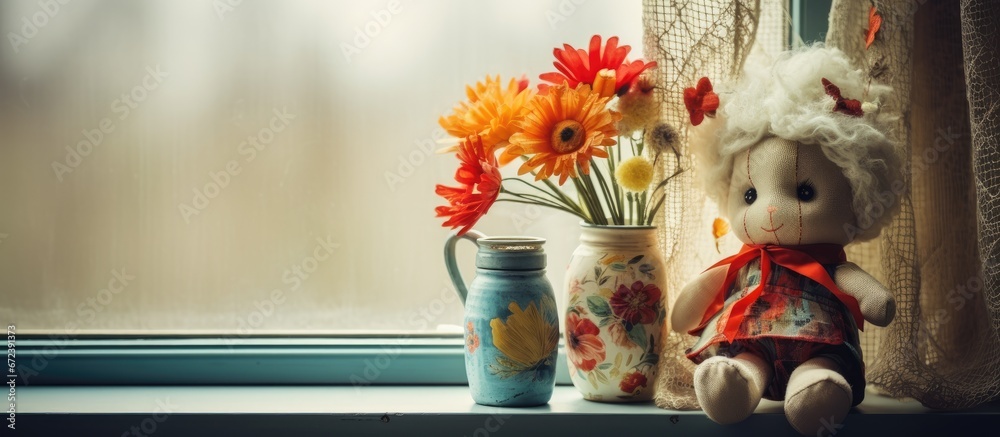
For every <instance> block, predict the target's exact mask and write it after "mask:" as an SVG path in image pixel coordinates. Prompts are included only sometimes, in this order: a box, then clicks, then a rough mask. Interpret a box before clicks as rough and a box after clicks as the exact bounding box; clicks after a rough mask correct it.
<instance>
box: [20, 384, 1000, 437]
mask: <svg viewBox="0 0 1000 437" xmlns="http://www.w3.org/2000/svg"><path fill="white" fill-rule="evenodd" d="M17 413H18V414H17V416H16V418H17V422H16V424H17V429H18V430H21V431H22V432H26V433H27V434H28V435H143V434H144V435H149V434H152V433H153V432H156V431H160V432H161V433H160V434H157V435H250V434H254V435H311V434H322V435H467V436H485V435H490V436H498V435H514V436H520V435H536V434H539V433H542V430H544V432H543V433H544V434H545V435H547V436H554V435H574V436H580V435H591V434H596V433H599V432H608V433H613V435H618V434H621V433H623V432H626V431H627V432H634V431H638V432H643V433H650V434H651V433H656V434H658V435H662V434H663V433H664V432H667V433H671V434H674V433H676V434H675V435H694V434H697V435H703V434H712V435H771V436H777V435H796V434H795V433H794V431H793V430H792V429H791V427H790V426H789V425H788V423H787V422H786V421H785V418H784V416H783V414H782V409H781V404H780V403H778V402H771V401H764V402H763V403H762V405H761V406H760V407H759V408H758V409H757V412H756V414H754V415H753V416H752V417H750V418H749V419H747V420H746V421H744V422H742V423H740V424H737V425H731V426H721V425H717V424H715V423H712V422H711V421H710V420H709V419H708V418H707V417H706V416H705V415H704V413H702V412H701V411H673V410H663V409H660V408H657V407H656V406H655V405H653V404H652V403H644V404H605V403H596V402H589V401H586V400H583V399H582V398H581V397H580V395H579V394H578V393H577V391H576V389H575V388H573V387H567V386H557V387H556V388H555V394H554V395H553V397H552V400H551V401H550V402H549V404H548V405H544V406H541V407H534V408H497V407H487V406H482V405H477V404H475V403H473V401H472V399H471V398H470V396H469V392H468V387H465V386H365V387H349V386H29V387H19V388H18V389H17ZM165 413H169V414H165ZM998 420H1000V403H993V404H989V405H985V406H981V407H978V408H975V409H969V410H962V411H950V412H949V411H931V410H928V409H926V408H924V407H922V406H921V405H920V404H919V403H917V402H915V401H897V400H894V399H890V398H886V397H882V396H877V395H873V394H869V395H868V397H867V398H866V399H865V402H864V403H862V404H861V405H860V406H858V408H856V409H855V410H854V411H853V412H852V414H851V415H850V416H849V417H848V419H847V421H846V423H845V424H844V427H843V429H839V430H831V432H830V433H829V434H827V435H832V434H833V431H837V433H840V434H842V435H946V434H947V433H952V432H954V430H956V429H988V428H986V427H987V426H992V425H995V424H996V423H997V421H998ZM979 425H982V427H979ZM133 427H135V430H136V431H137V432H138V433H132V428H133ZM162 431H166V433H163V432H162ZM840 431H843V433H841V432H840ZM123 433H124V434H123Z"/></svg>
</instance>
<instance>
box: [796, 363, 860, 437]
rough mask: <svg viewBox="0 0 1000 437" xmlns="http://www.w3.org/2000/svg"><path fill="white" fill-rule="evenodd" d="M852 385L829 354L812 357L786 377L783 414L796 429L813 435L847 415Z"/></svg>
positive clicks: (832, 425) (831, 426)
mask: <svg viewBox="0 0 1000 437" xmlns="http://www.w3.org/2000/svg"><path fill="white" fill-rule="evenodd" d="M852 400H853V399H852V395H851V385H850V384H848V383H847V380H846V379H845V378H844V377H843V375H841V374H840V373H839V371H838V366H837V364H836V363H834V362H833V361H832V360H830V359H828V358H822V357H817V358H812V359H810V360H808V361H806V362H804V363H802V364H801V365H799V366H798V367H797V368H795V370H794V371H793V372H792V375H791V376H790V377H789V378H788V388H787V389H786V390H785V417H786V418H788V422H789V423H791V424H792V427H793V428H795V430H796V431H798V432H800V433H802V434H806V435H815V434H816V433H817V432H819V430H821V429H823V430H829V429H836V427H835V425H838V424H839V423H840V422H842V421H843V420H844V417H846V416H847V412H848V411H850V409H851V405H852V404H851V402H852Z"/></svg>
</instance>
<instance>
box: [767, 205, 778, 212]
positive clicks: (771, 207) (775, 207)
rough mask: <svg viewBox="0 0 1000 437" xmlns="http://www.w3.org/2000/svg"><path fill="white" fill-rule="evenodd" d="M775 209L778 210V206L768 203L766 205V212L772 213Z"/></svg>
mask: <svg viewBox="0 0 1000 437" xmlns="http://www.w3.org/2000/svg"><path fill="white" fill-rule="evenodd" d="M777 210H778V207H777V206H774V205H768V207H767V212H768V214H774V212H775V211H777Z"/></svg>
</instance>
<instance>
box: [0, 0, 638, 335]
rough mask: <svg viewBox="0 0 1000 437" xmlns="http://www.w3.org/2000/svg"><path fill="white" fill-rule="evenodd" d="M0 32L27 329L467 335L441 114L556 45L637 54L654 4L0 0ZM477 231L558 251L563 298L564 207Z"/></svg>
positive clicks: (4, 127) (9, 195)
mask: <svg viewBox="0 0 1000 437" xmlns="http://www.w3.org/2000/svg"><path fill="white" fill-rule="evenodd" d="M0 30H2V32H3V34H4V35H5V42H6V44H5V45H4V46H3V47H0V132H2V139H0V317H2V319H3V320H2V321H3V322H6V323H8V324H15V325H16V326H17V328H18V332H19V333H30V332H40V333H60V332H66V333H99V332H114V333H130V332H131V333H163V334H171V333H181V334H183V333H222V334H233V335H253V334H267V333H373V332H385V333H389V332H395V333H398V332H408V333H410V332H427V331H438V332H440V331H454V332H460V330H459V328H458V325H460V324H461V320H462V314H463V309H462V307H461V304H460V303H459V301H458V299H457V297H455V295H454V290H453V287H452V286H451V285H450V282H449V281H448V279H447V275H446V272H445V268H444V264H443V262H442V255H441V253H442V247H443V243H444V240H445V238H446V237H447V235H448V232H449V231H448V230H447V229H445V228H442V227H441V223H442V219H438V218H435V217H434V212H433V210H434V207H435V206H436V205H439V204H443V201H442V200H441V199H440V198H438V197H437V196H436V195H435V194H434V185H435V184H437V183H444V184H451V183H453V180H452V175H453V173H454V171H455V169H456V168H457V163H458V161H457V160H456V159H455V158H454V157H453V156H450V155H436V154H434V153H433V151H434V149H436V148H438V147H439V144H438V143H437V140H438V139H440V138H442V137H443V136H444V131H443V130H442V129H441V128H440V127H439V126H438V124H437V119H438V117H439V116H442V115H445V114H447V113H448V112H450V110H451V108H452V107H453V106H454V105H455V104H456V103H458V102H459V101H460V100H462V99H464V98H465V91H464V89H465V86H466V84H470V83H474V82H475V81H477V80H483V79H484V78H485V76H486V75H497V74H499V75H501V76H502V77H503V78H504V79H507V78H512V77H520V76H521V75H522V74H525V75H527V76H528V78H529V79H531V81H532V86H534V85H536V84H537V82H538V80H537V77H538V75H539V74H541V73H543V72H547V71H554V68H553V67H552V61H553V57H552V49H553V48H554V47H557V46H561V45H562V44H563V43H569V44H571V45H574V46H576V47H586V45H587V43H588V41H589V38H590V36H591V35H593V34H601V35H603V36H605V37H609V36H612V35H618V36H620V37H621V39H622V43H624V44H629V45H631V46H632V47H633V51H632V54H631V55H630V56H629V57H630V58H635V57H639V56H641V55H642V7H641V2H640V0H628V1H621V0H618V1H611V0H606V1H605V0H516V1H511V0H503V1H500V0H496V1H488V2H487V1H476V2H469V1H460V0H438V1H427V2H415V1H407V0H393V1H377V0H376V1H351V2H347V1H336V2H334V1H306V0H297V1H277V0H273V1H265V0H256V1H255V0H244V1H242V2H239V1H237V0H214V1H212V0H197V1H196V0H182V1H167V0H159V1H144V2H135V1H125V0H118V1H112V0H106V1H96V0H95V1H67V2H66V3H65V4H63V3H62V2H60V1H58V0H41V1H36V0H30V1H4V2H3V3H0ZM513 170H514V169H513V168H508V169H506V171H508V172H511V171H513ZM477 229H479V230H480V231H483V232H485V233H486V234H488V235H532V236H539V237H544V238H546V239H548V242H547V244H546V251H547V253H548V255H549V269H548V276H549V279H550V281H551V282H552V284H553V287H554V288H555V290H556V294H557V296H558V298H559V299H560V302H562V299H563V297H562V296H561V291H560V290H561V288H562V273H563V271H564V269H565V267H566V265H567V263H568V261H569V257H570V254H571V252H572V250H573V248H574V247H575V246H576V243H577V238H578V236H579V230H578V224H577V221H576V220H575V219H574V218H573V217H571V216H569V215H568V214H565V213H559V212H553V211H549V210H544V209H540V208H538V207H535V206H529V205H519V204H512V203H498V204H496V205H495V206H494V207H493V209H492V210H491V211H490V213H489V214H488V216H487V217H485V218H484V219H483V220H482V221H481V222H480V224H479V225H478V226H477ZM460 246H462V247H461V248H460V251H459V257H460V259H461V260H462V261H463V264H462V268H463V272H465V275H466V279H467V280H471V278H472V276H473V275H474V268H473V256H474V253H475V250H474V247H473V245H472V244H466V243H463V244H460Z"/></svg>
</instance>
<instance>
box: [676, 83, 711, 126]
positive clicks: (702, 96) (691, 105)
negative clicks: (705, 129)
mask: <svg viewBox="0 0 1000 437" xmlns="http://www.w3.org/2000/svg"><path fill="white" fill-rule="evenodd" d="M684 107H686V108H687V110H688V114H690V116H691V124H692V125H695V126H697V125H699V124H701V122H702V121H704V120H705V116H706V115H707V116H709V117H715V111H716V110H717V109H719V95H718V94H716V93H715V91H713V90H712V81H710V80H708V78H707V77H703V78H701V79H698V86H697V87H694V88H686V89H685V90H684Z"/></svg>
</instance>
